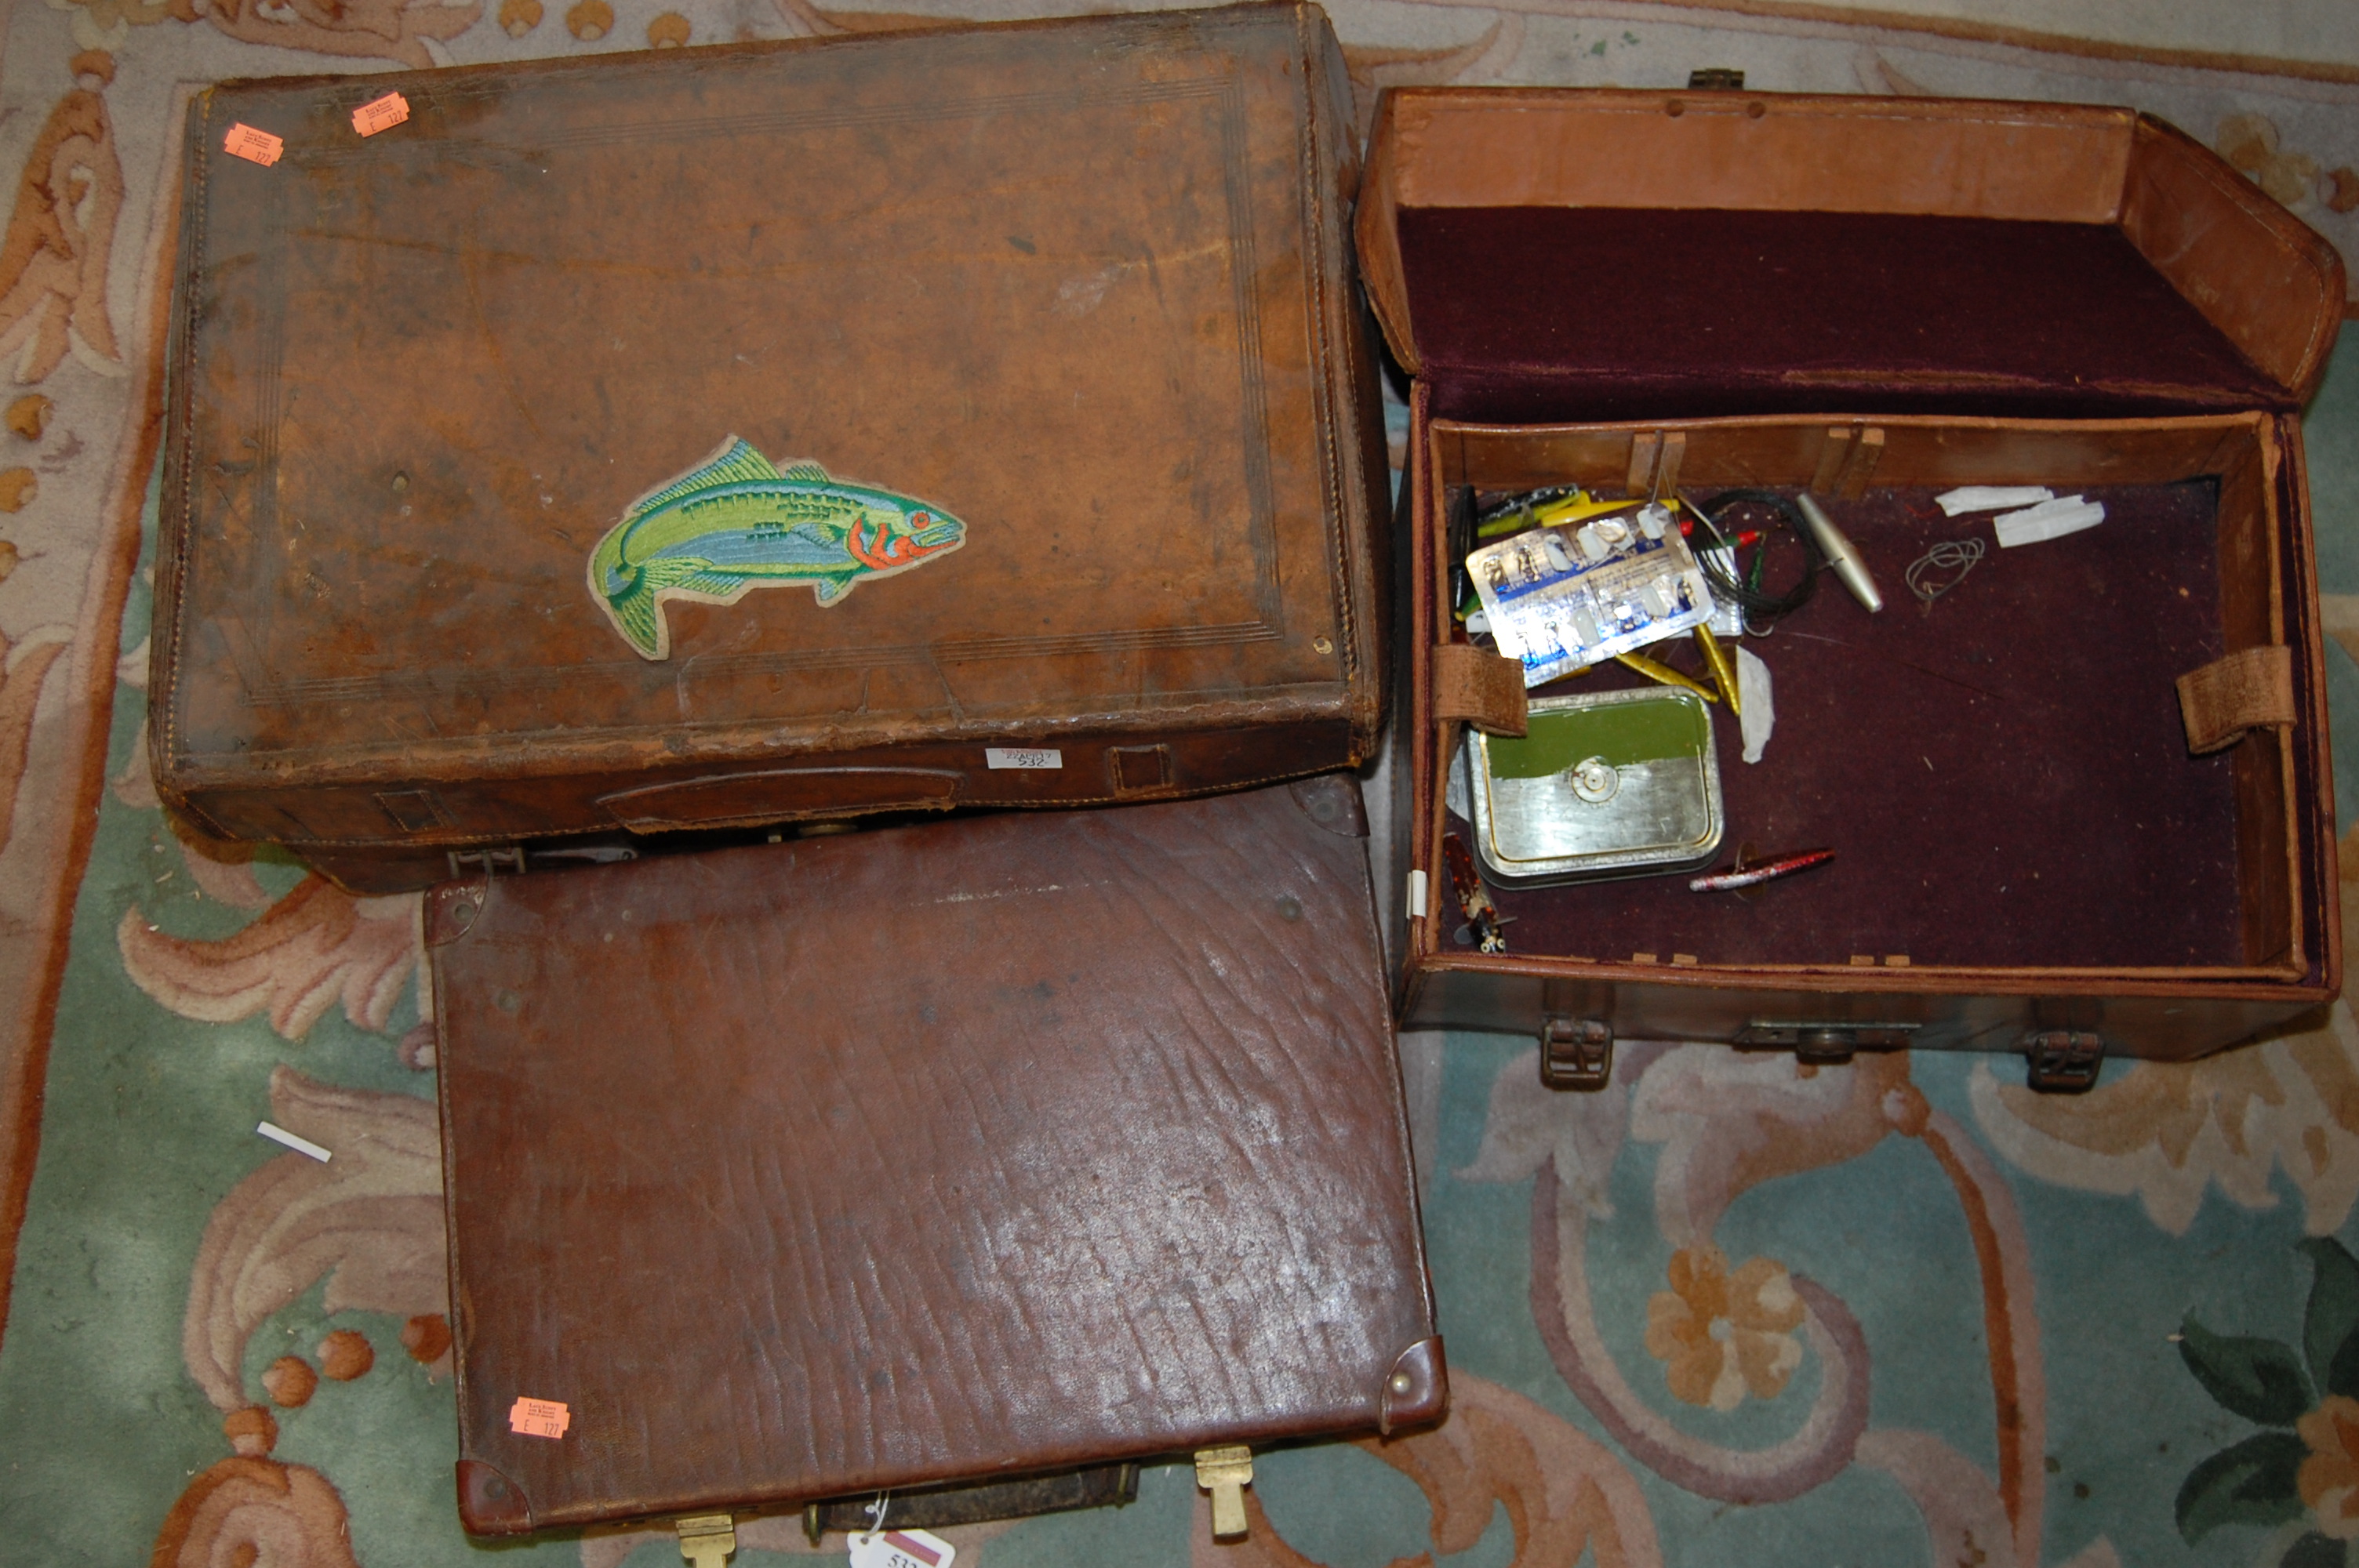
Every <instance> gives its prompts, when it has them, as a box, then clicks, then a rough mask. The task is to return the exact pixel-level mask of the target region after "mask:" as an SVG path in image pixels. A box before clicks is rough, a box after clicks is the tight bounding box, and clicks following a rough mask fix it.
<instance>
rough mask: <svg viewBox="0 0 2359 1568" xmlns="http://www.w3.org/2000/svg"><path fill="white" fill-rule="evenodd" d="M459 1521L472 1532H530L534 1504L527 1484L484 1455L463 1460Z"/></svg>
mask: <svg viewBox="0 0 2359 1568" xmlns="http://www.w3.org/2000/svg"><path fill="white" fill-rule="evenodd" d="M459 1523H460V1524H461V1526H462V1527H463V1528H464V1529H465V1530H466V1531H467V1533H468V1534H469V1535H528V1534H530V1533H531V1531H532V1504H531V1502H530V1501H529V1500H528V1499H527V1498H526V1497H525V1495H524V1488H523V1487H519V1486H517V1485H516V1483H515V1482H514V1481H511V1480H509V1479H508V1478H507V1477H506V1476H503V1475H501V1474H500V1473H499V1472H498V1471H497V1470H495V1469H493V1468H492V1467H491V1466H490V1465H486V1464H484V1462H483V1461H482V1460H480V1459H462V1460H460V1461H459Z"/></svg>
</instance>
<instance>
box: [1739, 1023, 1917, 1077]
mask: <svg viewBox="0 0 2359 1568" xmlns="http://www.w3.org/2000/svg"><path fill="white" fill-rule="evenodd" d="M1917 1029H1918V1025H1916V1024H1914V1023H1848V1022H1843V1020H1841V1019H1795V1020H1786V1019H1769V1018H1756V1019H1755V1020H1754V1021H1753V1022H1750V1023H1748V1024H1746V1025H1745V1027H1744V1028H1742V1029H1740V1030H1738V1031H1737V1032H1736V1041H1735V1044H1737V1045H1738V1046H1739V1047H1740V1048H1742V1049H1745V1050H1753V1051H1763V1050H1768V1051H1791V1052H1792V1053H1793V1054H1794V1059H1795V1060H1796V1061H1798V1062H1807V1063H1809V1064H1810V1065H1812V1066H1814V1067H1832V1066H1838V1065H1842V1064H1843V1063H1845V1062H1848V1061H1850V1060H1851V1059H1852V1055H1853V1054H1854V1052H1859V1051H1899V1050H1905V1049H1907V1048H1908V1042H1909V1039H1910V1037H1911V1036H1912V1035H1914V1034H1915V1033H1917Z"/></svg>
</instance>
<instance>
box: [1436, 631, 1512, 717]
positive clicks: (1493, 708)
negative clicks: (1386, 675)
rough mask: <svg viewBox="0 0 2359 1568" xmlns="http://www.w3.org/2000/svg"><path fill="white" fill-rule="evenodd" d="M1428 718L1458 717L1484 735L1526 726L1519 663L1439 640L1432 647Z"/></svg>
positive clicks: (1462, 644) (1478, 649)
mask: <svg viewBox="0 0 2359 1568" xmlns="http://www.w3.org/2000/svg"><path fill="white" fill-rule="evenodd" d="M1433 716H1434V717H1435V718H1436V719H1464V720H1466V722H1467V723H1469V724H1472V725H1473V726H1474V728H1475V729H1477V730H1482V731H1483V732H1484V734H1486V735H1521V734H1523V733H1524V732H1525V731H1526V730H1527V729H1529V728H1530V718H1529V713H1528V710H1527V707H1526V699H1525V697H1524V666H1523V665H1521V664H1519V663H1517V661H1516V660H1514V659H1508V658H1502V657H1501V656H1500V655H1498V654H1488V653H1484V651H1483V650H1482V649H1480V648H1470V647H1468V646H1466V644H1464V643H1441V644H1440V645H1439V646H1437V647H1436V648H1435V649H1434V650H1433Z"/></svg>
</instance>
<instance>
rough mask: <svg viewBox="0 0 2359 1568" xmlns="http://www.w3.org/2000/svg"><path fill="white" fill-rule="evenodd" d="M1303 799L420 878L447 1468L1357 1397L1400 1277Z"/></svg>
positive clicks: (729, 1468)
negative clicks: (438, 1117) (448, 1384)
mask: <svg viewBox="0 0 2359 1568" xmlns="http://www.w3.org/2000/svg"><path fill="white" fill-rule="evenodd" d="M1318 798H1319V797H1318V795H1317V793H1316V792H1315V791H1311V790H1308V789H1296V788H1288V787H1284V786H1281V787H1277V788H1272V789H1266V790H1260V791H1256V792H1252V793H1249V794H1245V795H1230V796H1224V797H1221V798H1218V799H1213V800H1207V801H1201V802H1189V803H1175V804H1168V805H1156V806H1138V807H1136V808H1132V809H1126V810H1122V811H1101V812H1087V813H1077V814H1068V815H1059V816H1048V817H1038V816H1034V817H1027V818H1012V817H981V818H973V819H968V820H958V821H950V822H944V823H939V824H933V825H929V826H924V827H911V828H905V829H899V830H895V831H890V832H880V833H875V834H863V835H853V836H849V837H844V838H823V839H814V840H809V841H804V842H799V843H788V844H782V845H778V846H775V847H759V848H754V849H739V850H730V851H724V852H721V853H717V854H712V855H706V856H692V857H679V858H677V859H669V860H645V861H640V862H637V863H636V864H632V865H626V866H618V867H612V868H603V869H599V870H593V871H572V872H560V873H548V874H543V873H536V874H533V875H529V876H526V877H523V878H514V879H509V878H503V879H499V880H496V881H493V882H492V883H491V884H490V886H489V888H488V890H486V889H485V887H484V884H483V883H482V882H480V881H477V882H473V883H466V884H454V885H453V886H451V887H447V888H445V889H442V890H440V891H438V892H437V893H436V894H434V895H433V896H432V897H430V898H429V911H428V922H429V941H430V942H432V943H433V944H434V946H433V948H432V953H433V968H434V981H435V997H436V1020H437V1028H438V1031H439V1035H440V1039H439V1045H438V1049H439V1051H440V1075H441V1076H440V1087H441V1095H442V1108H443V1117H444V1132H445V1160H446V1163H447V1192H448V1204H449V1209H450V1218H451V1266H452V1276H453V1284H452V1304H453V1308H454V1324H453V1326H454V1329H455V1331H456V1333H457V1335H458V1337H459V1343H460V1347H461V1350H460V1361H459V1365H460V1411H461V1416H460V1421H461V1434H462V1442H461V1453H462V1457H463V1458H466V1459H470V1460H478V1461H481V1462H482V1463H484V1464H485V1465H491V1466H493V1467H495V1468H496V1469H497V1470H498V1471H499V1473H500V1474H501V1475H503V1476H506V1477H507V1478H508V1479H509V1480H511V1481H512V1482H513V1483H514V1484H515V1485H516V1487H518V1488H520V1489H521V1490H522V1491H523V1492H524V1494H525V1495H526V1496H527V1498H529V1504H530V1516H531V1518H532V1519H533V1520H534V1522H535V1524H536V1525H537V1526H541V1527H546V1526H549V1525H552V1524H565V1523H576V1522H582V1521H587V1520H592V1519H619V1518H630V1517H639V1516H646V1515H650V1514H660V1513H666V1512H670V1511H674V1510H680V1509H697V1508H701V1507H707V1506H711V1507H723V1506H742V1505H746V1504H750V1503H755V1502H762V1501H779V1502H794V1501H799V1500H801V1499H804V1498H821V1497H835V1496H843V1495H847V1494H854V1493H859V1492H864V1491H870V1490H875V1489H879V1488H886V1487H906V1486H917V1485H922V1484H925V1483H928V1482H933V1481H944V1480H952V1479H964V1478H983V1477H988V1476H992V1475H994V1474H995V1473H999V1474H1005V1473H1014V1472H1023V1471H1030V1470H1038V1469H1042V1468H1047V1467H1050V1466H1056V1465H1075V1464H1081V1463H1084V1462H1103V1461H1106V1460H1110V1459H1117V1458H1122V1457H1126V1456H1133V1455H1140V1456H1143V1455H1149V1454H1169V1453H1177V1452H1185V1451H1188V1450H1190V1449H1193V1448H1197V1447H1201V1446H1204V1445H1207V1444H1216V1443H1256V1444H1257V1443H1262V1442H1266V1441H1269V1440H1272V1439H1276V1438H1279V1437H1288V1436H1297V1435H1309V1434H1314V1433H1341V1432H1349V1431H1355V1430H1374V1429H1375V1427H1376V1426H1377V1424H1378V1422H1379V1419H1380V1415H1381V1413H1382V1411H1381V1406H1382V1401H1383V1400H1384V1397H1385V1390H1386V1380H1387V1379H1388V1377H1389V1376H1390V1374H1391V1373H1392V1372H1393V1370H1394V1368H1395V1364H1396V1361H1397V1358H1398V1357H1400V1356H1401V1355H1402V1353H1403V1352H1404V1351H1405V1350H1407V1349H1408V1348H1409V1347H1410V1346H1413V1345H1415V1344H1417V1343H1418V1342H1419V1341H1420V1340H1423V1339H1425V1338H1426V1337H1427V1336H1430V1335H1431V1334H1432V1332H1433V1320H1432V1307H1431V1302H1430V1294H1429V1288H1428V1285H1427V1281H1426V1276H1425V1267H1424V1260H1423V1255H1422V1251H1421V1248H1420V1243H1419V1234H1418V1227H1417V1210H1416V1202H1415V1197H1414V1195H1413V1192H1412V1187H1411V1178H1410V1173H1409V1163H1408V1141H1407V1134H1406V1130H1405V1127H1404V1123H1403V1119H1402V1108H1401V1098H1400V1081H1399V1076H1398V1066H1397V1059H1396V1057H1395V1054H1394V1048H1393V1040H1392V1033H1391V1027H1390V1022H1389V1019H1388V1016H1387V1013H1386V998H1385V989H1384V984H1383V979H1382V976H1381V973H1380V965H1379V958H1378V955H1377V947H1376V933H1375V925H1374V914H1373V906H1372V901H1371V897H1370V891H1369V886H1368V881H1367V862H1366V854H1365V840H1364V838H1359V837H1355V836H1352V835H1350V834H1347V833H1343V832H1338V831H1336V830H1334V827H1333V826H1332V824H1321V823H1320V822H1317V821H1314V820H1313V818H1312V816H1311V813H1310V809H1309V808H1310V806H1311V805H1315V804H1316V802H1317V800H1318ZM462 903H464V904H469V905H479V906H480V913H477V914H473V915H472V916H471V917H469V918H468V920H467V921H466V924H465V925H464V926H463V929H462V926H461V925H460V924H459V923H458V922H457V921H456V920H454V919H453V918H452V913H453V911H454V910H455V909H456V907H457V906H458V905H460V904H462ZM519 1395H529V1396H531V1397H533V1398H537V1399H549V1400H564V1401H565V1402H566V1403H567V1405H568V1406H569V1407H570V1409H571V1412H572V1417H573V1423H572V1426H571V1430H570V1431H569V1432H568V1433H567V1434H566V1436H565V1437H563V1438H562V1439H560V1440H557V1441H553V1442H552V1441H548V1440H543V1439H538V1438H532V1437H524V1436H517V1435H515V1434H512V1433H510V1432H509V1431H508V1427H507V1411H508V1408H509V1406H510V1405H511V1404H512V1403H513V1402H514V1400H516V1398H517V1397H518V1396H519Z"/></svg>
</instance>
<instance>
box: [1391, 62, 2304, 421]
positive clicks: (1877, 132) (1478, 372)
mask: <svg viewBox="0 0 2359 1568" xmlns="http://www.w3.org/2000/svg"><path fill="white" fill-rule="evenodd" d="M1358 226H1359V240H1360V250H1361V258H1362V267H1363V271H1364V274H1365V276H1366V277H1367V280H1368V285H1369V289H1370V293H1371V294H1372V296H1373V297H1374V298H1375V302H1376V307H1377V312H1378V315H1379V317H1380V318H1381V319H1382V320H1383V322H1384V325H1385V330H1386V336H1387V338H1388V339H1389V341H1390V342H1391V344H1392V347H1393V350H1394V351H1395V353H1396V354H1397V355H1398V356H1399V358H1400V359H1401V361H1402V362H1403V363H1404V364H1406V365H1408V367H1410V368H1411V369H1412V370H1413V371H1414V372H1415V373H1418V374H1419V375H1421V376H1422V377H1424V378H1425V379H1426V380H1428V381H1429V382H1430V383H1431V384H1432V385H1433V387H1434V413H1435V415H1436V416H1439V417H1444V418H1455V419H1461V420H1472V421H1483V422H1493V423H1542V422H1549V421H1555V420H1593V419H1625V418H1658V417H1665V418H1700V417H1706V416H1724V415H1738V414H1767V413H1803V412H1849V413H1886V414H1889V413H1909V412H1915V413H1974V414H2005V415H2013V416H2036V417H2087V416H2137V415H2149V414H2163V413H2192V412H2201V411H2218V410H2228V409H2238V408H2280V409H2290V408H2295V407H2298V406H2299V405H2300V403H2301V402H2302V401H2303V400H2304V399H2305V398H2306V397H2307V396H2308V395H2309V393H2310V391H2311V390H2312V389H2313V388H2314V386H2315V385H2316V383H2317V380H2318V378H2319V377H2320V376H2321V374H2322V373H2324V369H2325V362H2326V355H2327V352H2328V351H2329V350H2330V349H2331V348H2332V344H2333V341H2334V335H2335V332H2336V330H2338V328H2339V326H2340V324H2341V319H2342V312H2343V266H2342V262H2341V259H2340V258H2339V257H2338V256H2337V255H2336V254H2335V253H2334V251H2333V250H2332V247H2331V246H2329V245H2328V244H2327V243H2326V242H2325V241H2324V240H2323V239H2321V238H2320V237H2319V236H2318V235H2317V234H2315V233H2313V232H2310V230H2309V229H2308V228H2307V227H2305V226H2304V225H2303V224H2302V223H2301V222H2299V220H2297V219H2295V218H2294V217H2293V216H2292V215H2291V214H2289V213H2288V212H2287V211H2285V210H2284V209H2283V208H2281V207H2279V206H2278V205H2277V203H2276V202H2274V201H2272V200H2269V198H2268V197H2267V196H2266V195H2264V194H2263V193H2262V192H2261V191H2260V190H2259V189H2257V188H2256V187H2255V186H2254V185H2253V184H2252V182H2251V181H2249V180H2247V179H2245V178H2244V177H2243V176H2241V175H2239V174H2237V173H2236V171H2235V170H2234V169H2233V168H2230V167H2229V166H2228V165H2227V164H2226V163H2225V162H2223V160H2222V159H2220V158H2219V157H2216V156H2214V155H2213V154H2212V153H2211V152H2209V151H2208V150H2207V149H2205V148H2203V147H2201V146H2198V145H2197V144H2196V143H2194V142H2192V141H2190V140H2189V139H2188V138H2187V137H2186V136H2184V135H2180V133H2179V132H2177V131H2175V130H2173V129H2171V128H2170V127H2169V126H2168V125H2166V124H2162V123H2161V122H2159V121H2157V120H2153V119H2151V118H2147V117H2145V116H2141V115H2138V114H2133V113H2131V112H2130V111H2127V110H2121V109H2106V108H2091V107H2082V106H2076V105H2069V104H2068V105H2056V104H2035V103H1967V102H1956V101H1946V100H1924V99H1906V100H1904V99H1892V98H1842V97H1816V96H1801V95H1785V94H1776V93H1756V92H1684V93H1681V92H1622V91H1582V90H1571V91H1520V90H1519V91H1494V92H1477V91H1467V90H1462V89H1400V90H1396V91H1394V92H1390V93H1388V94H1387V95H1386V100H1385V102H1384V104H1383V106H1382V107H1381V108H1380V110H1379V112H1378V116H1377V124H1376V129H1375V137H1374V140H1373V142H1372V144H1371V147H1370V152H1369V158H1368V164H1367V171H1366V175H1365V178H1364V185H1363V194H1362V200H1361V205H1360V211H1359V219H1358Z"/></svg>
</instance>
